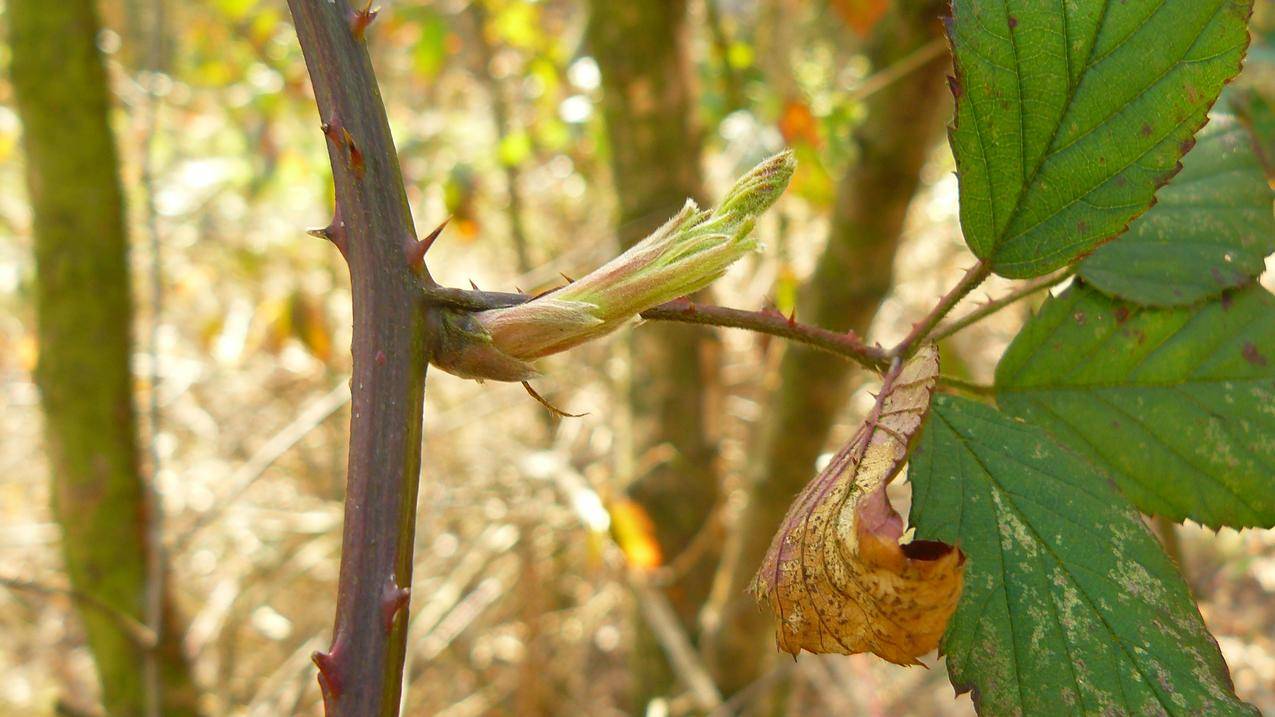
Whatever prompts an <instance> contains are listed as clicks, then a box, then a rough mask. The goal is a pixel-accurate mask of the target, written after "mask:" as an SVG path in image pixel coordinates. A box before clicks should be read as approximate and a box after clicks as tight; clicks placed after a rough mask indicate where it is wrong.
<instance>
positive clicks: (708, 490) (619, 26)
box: [588, 0, 718, 708]
mask: <svg viewBox="0 0 1275 717" xmlns="http://www.w3.org/2000/svg"><path fill="white" fill-rule="evenodd" d="M590 8H591V16H590V20H589V27H588V41H589V44H590V46H591V49H592V52H593V55H594V57H595V58H596V59H597V62H598V65H599V67H600V68H601V71H602V87H603V97H604V99H603V109H604V112H605V116H606V123H607V137H608V144H609V149H610V160H611V170H612V175H613V177H614V182H615V188H616V193H617V195H618V198H619V205H620V216H619V236H620V242H621V244H622V245H623V246H625V247H627V246H629V245H631V244H633V243H635V242H636V241H638V240H639V239H641V238H642V237H644V236H646V235H647V234H648V233H650V231H652V230H653V229H655V228H656V227H658V226H659V225H660V224H662V223H663V222H664V221H665V220H667V219H668V218H669V217H671V216H673V215H674V214H675V213H676V212H677V210H678V209H680V208H681V206H682V204H683V203H684V202H685V201H686V199H687V198H688V197H692V198H696V199H702V196H703V182H702V179H701V173H700V164H699V160H700V148H701V144H700V132H699V129H698V127H697V126H696V122H695V119H694V115H695V104H696V100H695V88H694V84H693V82H692V79H691V78H692V68H691V66H690V60H689V53H688V48H687V43H686V37H685V35H686V32H687V4H686V2H685V1H684V0H653V1H651V2H611V1H610V0H593V1H592V2H591V3H590ZM716 346H717V344H716V342H715V339H714V338H713V336H712V334H711V333H710V332H709V331H708V330H705V329H703V328H701V327H694V326H677V325H671V324H670V325H655V326H649V327H644V328H643V330H642V332H640V333H639V334H637V335H635V336H634V337H633V339H632V353H633V355H632V361H631V366H632V369H631V371H632V373H631V379H630V380H631V392H630V398H631V401H630V403H631V406H632V410H633V414H634V421H635V427H634V430H635V434H636V439H635V442H636V458H637V461H636V463H637V466H638V468H639V470H640V471H641V472H640V474H639V475H637V476H635V480H634V482H633V486H632V488H631V490H630V494H631V496H632V497H633V498H634V500H636V501H637V502H638V503H639V504H640V505H641V506H642V507H643V508H644V509H645V511H646V512H647V514H648V515H649V516H650V517H651V520H652V522H653V523H654V525H655V530H656V538H657V540H658V541H659V544H660V548H661V552H662V553H663V555H664V558H665V560H666V561H667V560H671V559H673V558H675V557H676V556H677V555H679V554H680V553H681V552H682V551H683V550H685V549H686V547H687V546H688V545H690V543H691V541H692V540H693V539H694V537H695V536H696V535H697V534H698V533H699V531H700V530H701V529H702V528H703V526H704V524H705V522H706V520H707V518H708V516H709V514H710V512H711V510H712V507H713V505H714V504H715V503H716V501H717V494H718V479H717V474H716V470H715V468H714V461H715V457H716V446H715V442H714V439H713V437H712V435H711V430H710V426H709V416H710V415H711V414H712V408H711V406H710V402H711V400H712V399H711V392H712V388H713V387H714V386H715V385H716V383H717V355H718V351H717V349H716ZM710 574H711V571H709V570H708V569H696V570H693V571H690V573H689V574H688V575H687V576H686V577H684V578H682V579H681V580H679V581H678V582H677V583H675V584H674V585H672V586H671V587H670V588H669V598H670V601H671V603H672V605H673V608H674V610H675V611H676V613H677V615H678V617H679V619H680V621H681V624H682V627H683V629H684V630H686V631H687V633H688V635H690V636H691V637H692V640H694V639H695V635H696V633H697V621H698V613H699V610H700V607H701V606H702V604H703V601H704V599H705V597H706V596H707V594H708V590H709V587H710V583H711V577H710ZM635 653H636V655H635V661H634V667H635V673H634V679H635V684H634V701H635V703H636V704H637V705H638V706H639V707H641V708H644V706H645V704H646V703H647V702H648V701H649V700H650V699H651V698H653V697H656V696H659V695H667V694H668V692H669V690H670V688H671V687H672V685H673V683H674V678H673V675H672V674H671V672H670V670H669V668H668V665H667V662H666V661H665V659H664V656H663V654H662V653H661V652H660V648H659V646H658V645H657V644H656V643H655V642H654V638H653V636H652V634H651V632H650V631H649V630H648V629H645V628H644V627H643V629H641V630H639V635H638V640H637V645H636V646H635Z"/></svg>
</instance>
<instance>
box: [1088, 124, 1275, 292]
mask: <svg viewBox="0 0 1275 717" xmlns="http://www.w3.org/2000/svg"><path fill="white" fill-rule="evenodd" d="M1199 140H1200V141H1199V144H1198V145H1196V147H1195V149H1193V150H1191V153H1190V154H1188V155H1187V156H1186V158H1185V159H1184V160H1183V161H1182V173H1181V174H1180V175H1178V177H1177V178H1176V179H1174V180H1173V182H1172V183H1171V184H1169V186H1167V187H1165V188H1163V189H1161V190H1160V191H1159V193H1158V194H1157V195H1156V199H1157V203H1156V205H1155V206H1154V207H1152V209H1151V210H1150V211H1148V212H1147V213H1146V214H1144V215H1142V216H1141V217H1139V218H1138V219H1136V220H1135V221H1134V222H1133V224H1132V226H1130V227H1129V232H1128V233H1127V234H1125V235H1124V236H1121V237H1120V238H1119V239H1117V240H1115V241H1113V242H1111V243H1109V244H1104V245H1103V246H1102V247H1100V248H1099V249H1098V251H1096V252H1094V253H1093V255H1092V256H1090V257H1088V258H1087V259H1085V260H1084V261H1082V262H1081V263H1080V276H1082V277H1084V278H1085V280H1087V281H1088V282H1089V283H1090V284H1092V285H1093V286H1095V287H1097V288H1099V289H1101V290H1102V291H1103V292H1104V293H1107V294H1110V295H1112V296H1115V297H1117V298H1121V299H1127V300H1129V301H1133V302H1135V303H1139V304H1147V305H1150V306H1184V305H1186V304H1193V303H1196V302H1198V301H1201V300H1203V299H1207V298H1211V297H1215V296H1217V295H1219V294H1221V293H1222V291H1223V290H1224V289H1232V288H1235V287H1237V286H1240V285H1242V284H1247V283H1248V282H1249V281H1250V280H1251V279H1253V278H1254V277H1256V276H1258V275H1259V274H1261V273H1262V270H1263V269H1265V267H1266V262H1265V258H1266V255H1267V254H1270V253H1271V252H1275V212H1272V205H1271V200H1272V197H1275V192H1272V191H1271V187H1270V185H1269V184H1268V183H1267V181H1266V175H1265V173H1264V172H1263V169H1262V165H1261V164H1260V163H1259V162H1258V160H1257V156H1256V155H1255V153H1254V152H1253V143H1252V138H1251V137H1250V136H1249V133H1248V131H1247V130H1246V129H1245V128H1244V126H1243V125H1241V124H1240V123H1239V122H1238V121H1236V120H1235V118H1233V117H1230V116H1227V115H1219V116H1216V117H1214V118H1213V121H1212V122H1211V123H1210V124H1209V125H1208V126H1207V127H1206V128H1205V129H1204V131H1203V132H1201V133H1200V136H1199Z"/></svg>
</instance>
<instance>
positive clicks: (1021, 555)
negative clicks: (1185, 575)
mask: <svg viewBox="0 0 1275 717" xmlns="http://www.w3.org/2000/svg"><path fill="white" fill-rule="evenodd" d="M909 480H911V482H912V486H913V488H912V491H913V493H912V495H913V502H912V514H911V518H910V520H911V522H912V525H914V526H915V527H916V530H917V536H918V537H923V538H925V539H927V540H929V539H933V540H942V541H949V542H955V543H957V544H959V545H960V546H961V549H962V550H964V551H965V553H966V555H967V556H968V558H969V566H968V568H967V569H966V573H965V592H964V593H963V595H962V596H961V602H960V605H959V606H958V607H957V609H956V615H955V616H954V617H953V618H952V622H951V623H950V624H949V625H948V629H947V633H946V635H944V637H943V643H942V650H943V651H944V653H946V655H947V667H948V672H949V673H950V675H951V678H952V684H954V685H955V686H956V688H957V690H959V691H965V690H974V700H975V704H976V706H977V707H978V710H979V713H980V714H983V715H1080V714H1083V715H1144V714H1147V715H1191V716H1192V717H1194V716H1196V715H1254V714H1257V711H1256V710H1254V709H1253V708H1252V707H1251V706H1249V705H1246V704H1244V703H1243V702H1241V701H1240V700H1239V699H1238V698H1236V696H1235V693H1234V690H1233V688H1232V686H1231V681H1230V677H1229V675H1228V673H1227V669H1226V663H1225V662H1224V661H1223V660H1222V655H1221V653H1220V652H1219V651H1218V647H1217V643H1216V642H1214V640H1213V638H1212V637H1211V636H1210V635H1209V633H1208V631H1207V629H1206V628H1205V626H1204V621H1203V620H1202V619H1201V617H1200V613H1199V612H1198V611H1197V609H1196V607H1195V603H1194V601H1193V600H1192V599H1191V595H1190V593H1189V592H1188V590H1187V587H1186V585H1185V584H1184V583H1183V581H1182V579H1181V577H1180V576H1179V575H1178V574H1177V571H1176V570H1175V569H1174V567H1173V564H1172V563H1171V562H1170V561H1169V559H1168V558H1167V557H1166V556H1165V554H1164V552H1163V551H1161V550H1160V546H1159V544H1158V543H1157V542H1156V541H1155V538H1153V537H1152V536H1151V534H1150V533H1149V532H1148V531H1147V529H1146V527H1145V526H1144V525H1143V523H1142V521H1141V520H1140V518H1139V516H1138V514H1137V512H1136V511H1134V510H1133V508H1132V507H1131V506H1130V505H1129V504H1128V502H1127V501H1126V500H1125V499H1124V498H1123V497H1121V495H1120V494H1119V493H1118V492H1117V491H1116V490H1115V489H1114V488H1113V487H1112V486H1111V485H1110V484H1109V483H1108V482H1107V481H1106V479H1105V478H1103V477H1102V476H1101V475H1100V474H1098V473H1096V472H1095V471H1094V469H1093V468H1092V467H1091V466H1090V465H1089V464H1087V463H1086V462H1085V461H1083V460H1081V459H1080V458H1078V457H1076V456H1074V455H1072V454H1071V453H1069V452H1068V451H1067V450H1066V449H1064V448H1062V447H1061V446H1058V445H1057V444H1056V443H1054V442H1053V441H1052V440H1051V438H1050V437H1049V436H1048V435H1047V434H1045V433H1044V432H1043V431H1041V430H1040V429H1039V428H1037V427H1035V426H1031V425H1028V424H1024V423H1021V422H1018V421H1015V420H1014V419H1012V418H1010V417H1008V416H1005V415H1003V414H1001V413H998V412H997V411H996V410H995V409H993V408H991V407H988V406H985V405H983V404H980V403H975V402H973V401H968V400H965V399H960V398H952V397H946V396H940V397H938V398H936V399H935V401H934V404H933V406H932V408H931V417H930V422H929V426H928V427H927V428H926V432H925V435H924V436H923V437H922V439H921V445H920V446H919V448H918V450H917V453H916V454H915V456H913V458H912V467H911V468H910V470H909Z"/></svg>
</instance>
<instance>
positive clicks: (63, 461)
mask: <svg viewBox="0 0 1275 717" xmlns="http://www.w3.org/2000/svg"><path fill="white" fill-rule="evenodd" d="M9 21H10V28H9V30H10V43H11V47H12V58H13V59H12V76H13V86H14V93H15V96H16V99H17V110H18V115H19V117H20V118H21V120H22V124H23V145H24V147H25V149H26V156H27V185H28V189H29V192H30V195H31V207H32V213H33V222H34V233H35V258H36V310H37V316H38V320H37V324H38V334H39V341H40V362H39V367H38V369H37V371H36V380H37V382H38V384H39V386H40V391H41V399H42V402H43V407H44V413H45V420H46V427H45V434H46V437H47V443H48V454H49V462H50V469H51V473H52V481H53V486H52V491H51V493H52V500H53V512H54V516H55V517H56V519H57V521H58V522H59V523H60V524H61V526H62V536H63V537H62V548H63V554H64V557H65V561H66V571H67V575H68V576H69V578H70V581H71V585H72V587H73V588H74V589H75V590H76V591H78V592H80V593H83V594H84V595H87V596H89V597H90V598H92V599H93V600H95V601H96V602H98V603H101V604H104V605H106V606H109V607H110V608H111V610H113V611H115V612H117V613H119V614H120V615H125V616H128V617H130V618H133V619H134V620H137V621H139V622H142V621H144V617H143V615H144V614H145V610H144V605H145V602H146V594H147V574H146V573H147V571H146V565H147V556H148V554H149V551H150V549H151V547H152V546H150V545H148V544H147V541H146V525H147V514H148V505H147V492H146V490H145V486H144V484H143V482H142V477H141V475H140V470H139V456H138V446H137V427H136V415H135V408H134V403H133V390H132V389H133V386H132V375H131V373H130V369H129V358H130V357H129V354H130V353H131V350H132V341H131V335H130V322H131V321H132V305H131V297H130V283H129V275H128V261H127V252H128V246H127V238H126V235H125V229H124V217H123V198H122V195H121V189H120V182H119V176H118V168H117V161H116V154H115V144H114V138H113V137H112V135H111V131H110V126H109V123H108V119H107V114H108V111H109V108H110V103H109V93H108V88H107V79H106V73H105V72H104V70H103V67H102V62H101V58H100V57H99V55H98V51H97V45H96V42H97V34H98V21H97V16H96V12H95V10H94V6H93V2H92V1H91V0H61V1H60V2H53V3H50V2H43V1H42V0H10V2H9ZM164 606H165V610H164V612H165V615H164V616H163V620H162V626H163V628H162V629H161V631H160V637H159V645H158V648H157V651H158V652H157V655H156V657H155V659H156V660H158V661H159V673H160V674H159V678H158V681H159V683H160V685H159V687H160V690H161V693H162V704H161V705H160V708H161V709H162V710H163V713H164V714H166V715H193V714H196V700H197V695H196V694H195V691H194V687H193V685H192V683H191V679H190V671H189V666H188V664H187V662H186V659H185V657H184V655H183V654H182V651H181V641H180V633H179V632H178V631H177V630H176V629H172V628H175V627H176V625H177V622H178V621H177V620H176V619H175V617H174V615H173V612H172V610H171V608H170V606H169V603H168V601H167V600H165V601H164ZM80 617H81V619H82V621H83V623H84V628H85V633H86V634H87V637H88V643H89V647H90V649H91V650H92V652H93V657H94V659H95V661H96V664H97V670H98V676H99V679H100V681H101V685H102V700H103V703H104V705H105V707H106V710H107V711H108V712H109V713H110V714H111V715H114V716H116V717H128V716H133V715H143V714H145V713H146V705H147V701H148V698H149V697H153V695H149V693H148V690H147V684H146V680H145V678H144V663H145V660H146V648H145V647H143V646H141V645H139V644H137V642H136V641H135V637H132V636H130V634H129V633H128V632H127V631H125V630H124V629H122V626H121V624H120V620H119V617H118V616H113V615H111V614H109V613H108V612H105V611H103V610H100V609H95V608H93V607H88V608H86V609H83V610H81V613H80Z"/></svg>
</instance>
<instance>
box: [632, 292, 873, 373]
mask: <svg viewBox="0 0 1275 717" xmlns="http://www.w3.org/2000/svg"><path fill="white" fill-rule="evenodd" d="M641 316H642V318H644V319H647V320H653V321H678V322H681V323H686V324H704V325H707V326H723V327H726V328H730V329H745V330H748V331H756V332H757V333H762V334H770V335H772V336H779V337H781V338H785V339H788V340H790V341H797V342H800V343H803V344H807V345H809V346H813V347H815V348H817V349H822V350H824V351H827V352H829V353H834V354H836V355H838V356H841V357H843V358H847V359H850V360H851V361H854V362H855V363H857V364H859V365H861V366H864V367H866V368H870V369H875V370H878V371H879V370H883V369H885V368H887V367H888V366H889V365H890V358H889V356H888V355H887V354H886V351H885V350H884V349H882V348H881V347H879V346H868V345H867V344H865V343H863V341H862V340H861V339H860V338H859V337H858V336H856V335H855V334H853V333H839V332H836V331H829V330H828V329H824V328H820V327H818V326H811V325H809V324H803V323H800V322H798V321H797V320H796V318H795V317H785V316H783V315H782V314H780V313H778V312H768V311H745V310H742V309H731V308H727V307H725V306H706V305H702V304H694V303H691V302H690V301H687V300H685V299H679V300H677V301H670V302H668V303H666V304H661V305H660V306H656V307H655V308H652V309H647V310H646V311H643V312H642V314H641Z"/></svg>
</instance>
